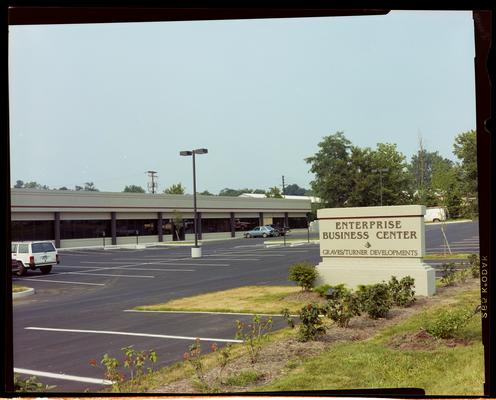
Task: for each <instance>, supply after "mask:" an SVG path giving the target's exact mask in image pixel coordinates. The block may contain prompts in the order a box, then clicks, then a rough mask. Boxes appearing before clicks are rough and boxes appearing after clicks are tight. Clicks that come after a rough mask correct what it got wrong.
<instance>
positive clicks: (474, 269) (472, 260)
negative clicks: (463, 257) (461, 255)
mask: <svg viewBox="0 0 496 400" xmlns="http://www.w3.org/2000/svg"><path fill="white" fill-rule="evenodd" d="M468 263H469V268H470V272H471V274H472V278H479V277H480V258H479V255H478V254H470V255H469V256H468Z"/></svg>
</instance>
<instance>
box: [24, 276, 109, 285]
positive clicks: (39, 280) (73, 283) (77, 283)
mask: <svg viewBox="0 0 496 400" xmlns="http://www.w3.org/2000/svg"><path fill="white" fill-rule="evenodd" d="M18 280H19V281H31V282H52V283H68V284H71V285H90V286H105V284H104V283H88V282H71V281H53V280H51V279H22V278H21V279H18Z"/></svg>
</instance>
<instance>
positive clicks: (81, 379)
mask: <svg viewBox="0 0 496 400" xmlns="http://www.w3.org/2000/svg"><path fill="white" fill-rule="evenodd" d="M14 372H16V373H18V374H26V375H35V376H44V377H46V378H55V379H64V380H67V381H77V382H85V383H96V384H99V385H112V383H113V382H112V381H109V380H107V379H95V378H86V377H84V376H75V375H66V374H55V373H53V372H45V371H35V370H34V369H24V368H14Z"/></svg>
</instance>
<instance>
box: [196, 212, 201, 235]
mask: <svg viewBox="0 0 496 400" xmlns="http://www.w3.org/2000/svg"><path fill="white" fill-rule="evenodd" d="M196 215H197V219H196V229H197V231H198V240H201V238H202V223H201V220H202V218H201V215H202V214H201V212H198V211H197V212H196Z"/></svg>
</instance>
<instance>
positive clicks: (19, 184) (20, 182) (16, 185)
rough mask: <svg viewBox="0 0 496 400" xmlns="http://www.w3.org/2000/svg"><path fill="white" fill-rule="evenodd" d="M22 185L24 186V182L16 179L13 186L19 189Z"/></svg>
mask: <svg viewBox="0 0 496 400" xmlns="http://www.w3.org/2000/svg"><path fill="white" fill-rule="evenodd" d="M23 187H24V182H23V181H21V180H17V181H16V184H15V185H14V188H16V189H21V188H23Z"/></svg>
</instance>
